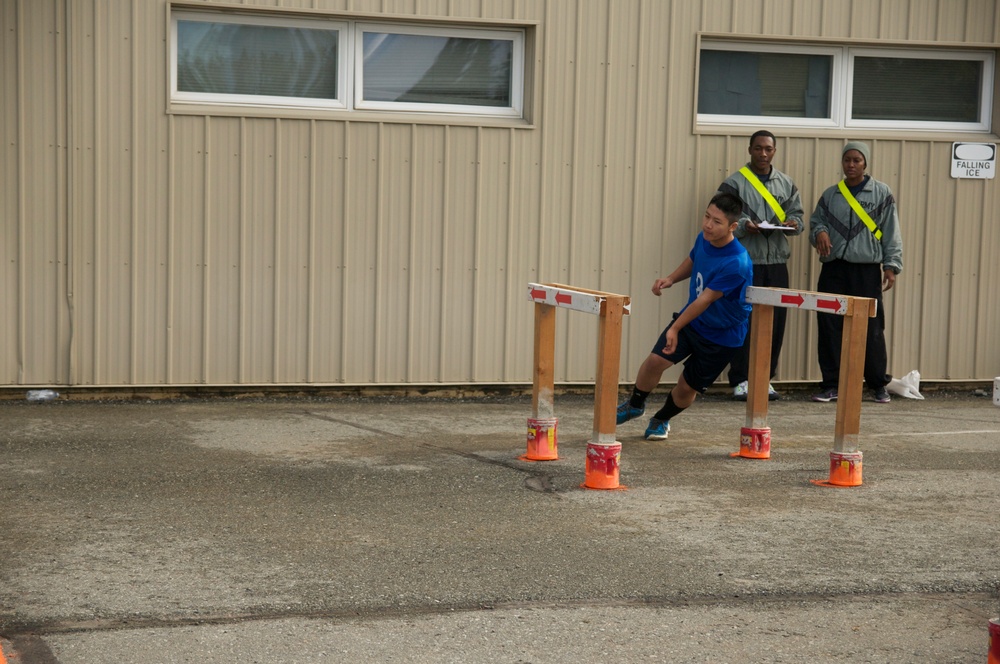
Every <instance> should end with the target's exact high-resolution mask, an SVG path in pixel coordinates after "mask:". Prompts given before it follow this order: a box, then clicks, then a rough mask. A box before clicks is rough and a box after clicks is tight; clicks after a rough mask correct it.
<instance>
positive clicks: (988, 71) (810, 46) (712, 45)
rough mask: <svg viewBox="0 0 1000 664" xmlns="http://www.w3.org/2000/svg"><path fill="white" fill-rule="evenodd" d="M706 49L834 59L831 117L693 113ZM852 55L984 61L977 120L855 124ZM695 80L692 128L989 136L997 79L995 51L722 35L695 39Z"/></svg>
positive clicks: (874, 121) (863, 121) (866, 121)
mask: <svg viewBox="0 0 1000 664" xmlns="http://www.w3.org/2000/svg"><path fill="white" fill-rule="evenodd" d="M705 50H719V51H750V52H758V53H759V52H771V53H795V54H798V55H831V56H832V57H833V62H832V71H831V84H830V85H831V89H830V117H828V118H791V117H784V116H773V115H723V114H707V113H699V112H698V89H699V85H700V81H701V54H702V52H703V51H705ZM855 57H891V58H900V57H910V58H916V59H920V58H923V59H927V58H930V59H934V60H979V61H981V62H982V63H983V85H982V89H981V90H980V100H979V121H978V122H968V123H966V122H944V121H942V122H933V121H899V120H860V119H853V118H852V117H851V111H852V108H853V101H854V98H853V93H854V90H853V83H854V58H855ZM697 58H698V62H697V71H698V73H697V76H695V81H694V97H695V98H694V114H695V126H696V128H698V129H713V128H716V127H726V126H730V127H758V128H769V127H771V128H773V127H779V128H784V129H787V128H796V129H798V128H802V129H833V130H848V129H856V130H857V129H862V130H871V131H873V132H888V131H894V132H899V131H900V130H903V131H919V132H927V133H946V132H947V133H990V132H991V131H993V129H992V127H991V122H992V118H993V114H994V112H995V110H996V109H995V108H994V103H993V89H994V88H993V86H994V81H995V77H996V51H995V50H990V49H988V48H984V47H982V46H979V47H978V48H977V47H970V48H967V49H962V48H956V47H954V46H949V47H947V48H940V49H938V48H927V46H926V45H921V46H915V47H907V46H901V45H898V44H894V45H892V46H884V47H880V46H875V45H872V44H868V43H866V44H860V43H859V44H845V43H829V42H808V43H806V42H790V41H787V40H784V41H773V42H765V41H757V40H752V39H732V38H727V36H724V35H702V34H700V35H699V39H698V52H697Z"/></svg>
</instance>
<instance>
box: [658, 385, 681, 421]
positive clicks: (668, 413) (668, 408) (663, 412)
mask: <svg viewBox="0 0 1000 664" xmlns="http://www.w3.org/2000/svg"><path fill="white" fill-rule="evenodd" d="M682 412H684V408H681V407H680V406H678V405H677V404H675V403H674V393H673V391H671V392H670V394H668V395H667V400H666V402H665V403H664V404H663V408H661V409H660V410H658V411H656V415H653V417H655V418H656V419H658V420H660V421H661V422H669V421H670V418H672V417H673V416H674V415H679V414H680V413H682Z"/></svg>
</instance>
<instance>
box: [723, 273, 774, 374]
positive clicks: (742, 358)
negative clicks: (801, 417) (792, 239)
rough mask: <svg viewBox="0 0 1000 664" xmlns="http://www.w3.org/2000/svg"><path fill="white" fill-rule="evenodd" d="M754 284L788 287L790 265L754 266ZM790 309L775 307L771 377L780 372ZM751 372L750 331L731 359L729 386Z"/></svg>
mask: <svg viewBox="0 0 1000 664" xmlns="http://www.w3.org/2000/svg"><path fill="white" fill-rule="evenodd" d="M753 285H754V286H767V287H770V288H788V266H787V265H785V264H784V263H781V264H780V265H756V264H754V266H753ZM787 314H788V310H787V309H785V308H784V307H775V308H774V323H773V324H772V326H771V373H770V374H768V377H769V378H774V375H775V374H776V373H777V372H778V356H779V355H780V354H781V344H782V342H783V341H784V340H785V316H786V315H787ZM750 325H753V316H751V317H750ZM749 374H750V333H749V332H748V333H747V338H746V341H744V342H743V347H742V348H740V349H739V350H737V351H736V354H735V355H733V359H732V360H730V361H729V386H730V387H735V386H737V385H739V384H740V383H742V382H743V381H745V380H747V377H748V376H749Z"/></svg>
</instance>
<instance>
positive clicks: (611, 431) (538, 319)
mask: <svg viewBox="0 0 1000 664" xmlns="http://www.w3.org/2000/svg"><path fill="white" fill-rule="evenodd" d="M528 299H529V300H531V301H532V302H534V303H535V352H534V377H533V380H532V391H531V415H532V416H531V418H529V419H528V451H527V453H526V454H525V455H524V456H522V457H520V458H521V459H524V460H526V461H550V460H553V459H557V458H558V436H557V433H556V430H557V427H558V418H556V416H555V405H554V399H553V395H554V392H555V371H554V368H555V329H556V328H555V310H556V307H563V308H566V309H572V310H574V311H582V312H584V313H588V314H597V315H598V316H600V323H599V325H600V327H599V328H598V341H597V380H596V383H595V389H594V430H593V434H592V438H591V442H590V444H588V446H587V471H586V479H585V482H584V486H585V487H587V488H589V489H616V488H619V487H618V462H619V460H620V455H621V444H620V443H618V442H617V441H616V440H615V429H616V427H617V424H616V422H615V409H616V408H617V405H618V369H619V362H620V357H621V339H622V317H623V316H627V315H628V314H630V313H631V310H632V304H631V298H629V297H628V296H627V295H617V294H615V293H606V292H603V291H595V290H588V289H584V288H577V287H576V286H567V285H565V284H539V283H529V284H528Z"/></svg>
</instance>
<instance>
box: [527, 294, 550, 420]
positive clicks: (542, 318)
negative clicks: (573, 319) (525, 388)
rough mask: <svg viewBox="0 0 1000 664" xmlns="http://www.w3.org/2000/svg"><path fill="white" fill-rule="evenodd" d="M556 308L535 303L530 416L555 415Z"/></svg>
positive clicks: (547, 416) (543, 416)
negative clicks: (533, 363)
mask: <svg viewBox="0 0 1000 664" xmlns="http://www.w3.org/2000/svg"><path fill="white" fill-rule="evenodd" d="M555 357H556V308H555V307H553V306H551V305H548V304H541V303H537V302H536V303H535V376H534V380H533V382H532V390H531V416H532V417H534V418H549V417H555V406H554V404H553V394H554V393H555Z"/></svg>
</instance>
